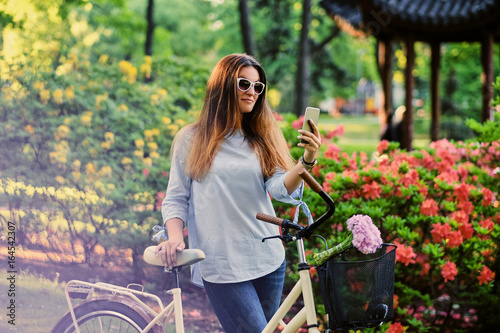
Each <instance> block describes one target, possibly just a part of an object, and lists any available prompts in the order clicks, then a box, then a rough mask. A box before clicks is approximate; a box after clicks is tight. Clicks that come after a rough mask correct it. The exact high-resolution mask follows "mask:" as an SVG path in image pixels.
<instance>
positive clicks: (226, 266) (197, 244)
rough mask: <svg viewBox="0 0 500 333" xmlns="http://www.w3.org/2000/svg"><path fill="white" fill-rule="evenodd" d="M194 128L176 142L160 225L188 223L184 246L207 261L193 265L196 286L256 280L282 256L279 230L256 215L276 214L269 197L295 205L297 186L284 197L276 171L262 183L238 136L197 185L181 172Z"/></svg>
mask: <svg viewBox="0 0 500 333" xmlns="http://www.w3.org/2000/svg"><path fill="white" fill-rule="evenodd" d="M192 132H193V130H192V129H189V130H184V131H182V132H181V133H180V134H179V135H180V137H179V138H178V139H177V140H176V144H175V146H174V148H173V149H174V151H173V155H172V164H171V169H170V178H169V183H168V188H167V193H166V197H165V199H164V201H163V203H162V216H163V221H164V222H166V221H168V220H170V219H172V218H180V219H181V220H182V221H184V223H185V224H187V227H188V238H189V247H190V248H198V249H201V250H202V251H203V252H205V256H206V259H205V260H203V261H201V262H199V263H197V264H195V265H194V266H193V267H192V270H191V273H192V280H193V283H195V284H196V285H199V286H201V285H202V284H203V283H202V280H201V277H203V279H205V280H206V281H208V282H212V283H233V282H241V281H247V280H251V279H255V278H258V277H261V276H264V275H266V274H269V273H271V272H273V271H274V270H276V269H277V268H278V267H279V266H280V265H281V264H282V263H283V260H284V258H285V251H284V248H283V245H282V243H281V241H280V240H279V239H271V240H267V241H265V242H262V239H263V238H264V237H269V236H275V235H279V227H278V226H276V225H273V224H269V223H265V222H262V221H259V220H257V219H256V218H255V215H256V214H257V213H258V212H262V213H265V214H268V215H272V216H275V212H274V208H273V205H272V203H271V198H270V195H271V196H272V197H273V198H274V199H277V200H280V201H283V202H289V203H297V201H295V200H294V199H293V198H294V197H298V195H299V194H300V191H301V188H302V186H301V187H299V189H297V190H296V191H295V192H294V193H293V194H292V195H288V192H287V189H286V188H285V185H284V180H285V175H286V173H285V172H283V171H282V170H277V171H276V172H275V173H274V175H273V176H272V177H269V178H267V179H264V177H263V175H262V170H261V168H260V163H259V160H258V158H257V156H256V154H255V153H254V152H253V151H252V150H251V148H250V146H249V144H248V141H247V140H245V137H244V136H243V134H242V133H241V132H236V133H235V134H234V135H232V136H231V137H228V138H226V140H225V141H224V142H223V143H222V146H221V148H220V151H219V152H218V153H217V155H216V157H215V159H214V162H213V164H212V167H211V168H210V170H209V172H208V173H207V174H206V176H205V177H204V178H203V179H202V180H201V181H200V182H198V181H195V180H193V179H191V178H190V177H189V176H187V175H186V174H185V172H184V171H185V166H186V159H187V155H188V153H189V146H190V143H189V142H190V138H191V136H192V134H193V133H192Z"/></svg>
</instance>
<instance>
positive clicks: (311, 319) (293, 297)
mask: <svg viewBox="0 0 500 333" xmlns="http://www.w3.org/2000/svg"><path fill="white" fill-rule="evenodd" d="M296 242H297V251H298V254H299V265H298V266H299V280H298V281H297V283H296V284H295V286H294V287H293V288H292V290H291V291H290V293H289V294H288V295H287V297H286V298H285V299H284V300H283V303H282V304H281V306H280V307H279V308H278V311H276V313H275V314H274V316H273V317H272V318H271V320H270V321H269V323H268V324H267V326H266V327H265V328H264V330H263V331H262V333H272V332H274V330H275V329H276V328H277V327H278V325H279V324H281V326H283V330H282V332H283V333H291V332H297V330H298V329H299V328H300V327H301V326H302V325H303V324H304V323H305V322H307V327H308V330H309V333H319V330H318V321H317V318H316V306H315V304H314V295H313V291H312V283H311V276H310V274H309V268H310V267H309V265H308V264H307V262H306V254H305V250H304V240H303V239H302V238H301V239H298V240H296ZM301 294H302V298H303V301H304V307H303V308H302V309H301V310H300V311H299V312H298V313H297V314H296V315H295V316H294V317H293V318H292V320H290V322H289V323H288V324H285V322H284V321H283V318H284V317H285V316H286V314H287V313H288V312H289V311H290V308H291V307H292V306H293V304H295V302H296V301H297V299H298V298H299V296H300V295H301Z"/></svg>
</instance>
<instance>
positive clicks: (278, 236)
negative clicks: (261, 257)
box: [262, 235, 283, 243]
mask: <svg viewBox="0 0 500 333" xmlns="http://www.w3.org/2000/svg"><path fill="white" fill-rule="evenodd" d="M273 238H279V239H281V240H283V236H281V235H276V236H271V237H265V238H262V243H264V242H265V241H266V240H268V239H273Z"/></svg>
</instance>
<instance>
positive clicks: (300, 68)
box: [294, 0, 311, 116]
mask: <svg viewBox="0 0 500 333" xmlns="http://www.w3.org/2000/svg"><path fill="white" fill-rule="evenodd" d="M302 10H303V11H302V30H301V31H300V42H299V56H298V58H297V75H296V81H295V91H296V94H295V96H296V99H297V100H296V102H295V110H294V113H295V114H296V115H298V116H300V115H301V114H302V113H303V112H304V110H305V108H306V106H307V103H308V97H309V86H310V64H311V54H310V47H309V25H310V23H311V0H304V2H303V4H302Z"/></svg>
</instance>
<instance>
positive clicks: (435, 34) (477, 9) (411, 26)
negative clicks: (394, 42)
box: [321, 0, 500, 42]
mask: <svg viewBox="0 0 500 333" xmlns="http://www.w3.org/2000/svg"><path fill="white" fill-rule="evenodd" d="M321 6H322V7H323V8H325V10H326V11H327V13H328V14H329V15H330V16H331V17H333V19H334V20H335V21H336V22H337V23H338V24H339V26H340V27H341V28H342V29H344V30H345V31H347V32H349V33H351V34H355V35H356V34H357V35H359V34H365V35H375V36H376V37H377V35H378V34H381V35H390V36H393V37H395V38H404V37H405V36H407V35H408V34H409V33H412V34H413V36H414V38H415V40H422V41H439V42H448V41H479V40H481V38H482V36H483V32H484V31H485V30H488V31H493V34H494V38H495V40H497V41H499V40H500V0H321Z"/></svg>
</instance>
